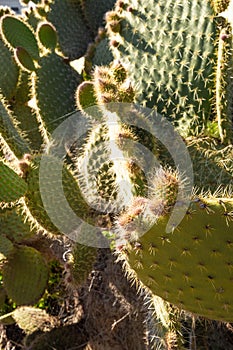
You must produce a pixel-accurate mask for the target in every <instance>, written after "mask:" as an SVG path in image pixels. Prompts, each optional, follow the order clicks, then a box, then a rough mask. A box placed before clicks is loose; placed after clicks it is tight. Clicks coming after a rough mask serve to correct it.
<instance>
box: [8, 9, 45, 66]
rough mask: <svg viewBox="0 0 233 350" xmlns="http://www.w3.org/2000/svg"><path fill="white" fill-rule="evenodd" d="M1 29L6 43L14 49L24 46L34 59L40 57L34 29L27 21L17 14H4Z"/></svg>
mask: <svg viewBox="0 0 233 350" xmlns="http://www.w3.org/2000/svg"><path fill="white" fill-rule="evenodd" d="M1 31H2V36H3V39H4V40H5V42H6V44H7V45H9V46H10V47H11V48H12V49H16V48H17V47H23V48H24V49H25V50H26V51H27V52H28V53H29V55H30V56H31V57H32V58H33V59H35V60H38V59H39V48H38V45H37V40H36V38H35V35H34V33H33V31H32V30H31V28H30V27H29V26H28V25H27V24H26V23H25V22H23V21H22V20H20V19H19V18H16V17H15V16H10V15H6V16H3V17H2V19H1Z"/></svg>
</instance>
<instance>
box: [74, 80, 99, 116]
mask: <svg viewBox="0 0 233 350" xmlns="http://www.w3.org/2000/svg"><path fill="white" fill-rule="evenodd" d="M94 91H95V90H94V84H93V83H92V82H90V81H84V82H83V83H82V84H80V85H79V86H78V89H77V92H76V104H77V107H78V109H80V110H81V111H83V112H84V113H85V109H86V108H88V107H91V106H95V105H97V100H96V98H95V94H94Z"/></svg>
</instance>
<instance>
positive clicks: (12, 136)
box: [0, 94, 30, 157]
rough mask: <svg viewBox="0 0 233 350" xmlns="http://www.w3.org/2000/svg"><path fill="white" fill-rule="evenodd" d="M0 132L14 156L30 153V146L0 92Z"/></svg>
mask: <svg viewBox="0 0 233 350" xmlns="http://www.w3.org/2000/svg"><path fill="white" fill-rule="evenodd" d="M0 134H1V136H2V137H3V138H4V140H5V142H6V143H7V144H8V146H9V147H10V149H11V150H12V151H13V152H14V153H15V155H16V156H19V157H22V156H23V154H25V153H30V148H29V146H28V144H27V142H26V140H25V138H24V135H23V134H22V132H21V131H20V129H19V128H18V126H17V125H16V122H15V120H14V118H13V117H12V113H11V111H10V110H9V109H8V108H7V106H6V104H5V101H4V98H3V97H2V96H1V94H0Z"/></svg>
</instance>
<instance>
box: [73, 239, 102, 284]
mask: <svg viewBox="0 0 233 350" xmlns="http://www.w3.org/2000/svg"><path fill="white" fill-rule="evenodd" d="M96 257H97V249H96V248H93V247H88V246H85V245H82V244H79V243H76V244H75V245H74V247H73V249H72V260H71V271H70V272H71V277H72V279H73V282H74V283H75V284H77V285H81V284H82V283H83V282H85V280H86V279H87V277H88V275H89V274H90V272H91V271H92V269H93V265H94V262H95V260H96Z"/></svg>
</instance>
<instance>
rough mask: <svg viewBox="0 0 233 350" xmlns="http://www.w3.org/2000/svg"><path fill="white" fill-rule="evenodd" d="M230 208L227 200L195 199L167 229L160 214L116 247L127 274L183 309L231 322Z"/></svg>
mask: <svg viewBox="0 0 233 350" xmlns="http://www.w3.org/2000/svg"><path fill="white" fill-rule="evenodd" d="M232 209H233V203H232V200H231V199H225V200H224V201H223V200H222V201H221V200H216V199H215V200H214V199H213V200H211V199H208V201H205V202H203V201H201V200H199V199H198V200H194V201H193V202H192V203H191V206H190V208H189V210H188V212H187V214H186V216H185V217H184V218H183V220H182V222H181V223H180V224H179V225H178V227H177V228H175V229H174V231H173V232H171V233H166V224H167V220H168V217H167V216H168V215H165V216H162V217H160V219H159V220H158V222H157V223H156V224H155V225H154V226H153V227H152V228H151V229H150V230H149V231H148V232H146V233H145V234H144V235H143V236H141V237H140V238H139V239H138V240H137V241H136V242H131V243H127V245H126V246H125V247H124V249H123V251H120V253H119V259H120V260H121V259H122V260H123V261H124V259H125V260H126V262H125V269H126V271H127V273H128V275H129V278H130V279H132V280H133V281H136V282H137V283H139V286H140V283H141V282H142V283H143V284H144V285H146V286H147V287H148V288H149V289H150V290H151V291H152V292H153V293H154V294H156V295H158V296H160V297H162V298H163V299H165V300H167V301H169V302H170V303H173V304H175V305H177V306H178V307H179V308H181V309H184V310H187V311H189V312H192V313H194V314H199V315H202V316H204V317H206V318H209V319H214V320H221V321H227V322H232V321H233V293H232V287H233V254H232V253H233V221H232ZM139 280H140V281H141V282H140V281H139Z"/></svg>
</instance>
